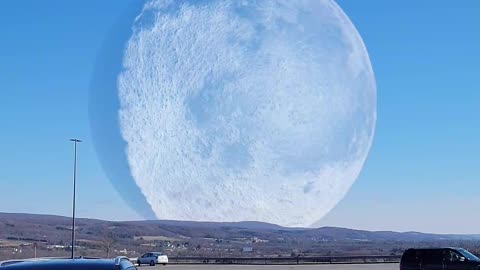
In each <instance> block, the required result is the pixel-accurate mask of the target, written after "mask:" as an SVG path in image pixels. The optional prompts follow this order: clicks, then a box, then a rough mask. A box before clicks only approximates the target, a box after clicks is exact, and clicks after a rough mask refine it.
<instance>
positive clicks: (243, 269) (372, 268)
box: [138, 263, 399, 270]
mask: <svg viewBox="0 0 480 270" xmlns="http://www.w3.org/2000/svg"><path fill="white" fill-rule="evenodd" d="M398 268H399V266H398V264H396V263H391V264H336V265H331V264H329V265H325V264H324V265H318V264H316V265H218V264H198V265H174V264H170V265H167V266H153V267H150V266H142V267H139V268H138V269H139V270H197V269H198V270H207V269H212V270H277V269H278V270H289V269H292V270H297V269H299V270H314V269H318V270H398Z"/></svg>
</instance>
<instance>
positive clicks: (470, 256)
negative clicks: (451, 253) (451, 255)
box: [457, 248, 480, 261]
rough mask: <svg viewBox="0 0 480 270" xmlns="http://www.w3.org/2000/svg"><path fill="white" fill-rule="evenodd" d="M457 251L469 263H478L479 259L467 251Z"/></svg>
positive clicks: (460, 249)
mask: <svg viewBox="0 0 480 270" xmlns="http://www.w3.org/2000/svg"><path fill="white" fill-rule="evenodd" d="M457 251H458V252H459V253H460V254H461V255H462V256H463V257H465V258H467V260H469V261H480V259H479V258H478V257H477V256H475V255H473V254H472V253H470V252H469V251H468V250H466V249H463V248H459V249H457Z"/></svg>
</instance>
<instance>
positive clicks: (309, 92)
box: [91, 0, 376, 227]
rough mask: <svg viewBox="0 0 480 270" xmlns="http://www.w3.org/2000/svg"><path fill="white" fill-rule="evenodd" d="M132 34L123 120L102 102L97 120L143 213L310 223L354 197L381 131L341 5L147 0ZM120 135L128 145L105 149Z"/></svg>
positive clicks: (362, 55) (125, 53) (123, 74)
mask: <svg viewBox="0 0 480 270" xmlns="http://www.w3.org/2000/svg"><path fill="white" fill-rule="evenodd" d="M128 30H129V32H128V33H129V34H128V37H126V38H124V39H123V40H124V42H123V43H121V46H120V45H118V46H120V47H121V48H122V50H121V54H120V56H117V58H118V57H120V59H115V61H117V62H119V63H120V65H121V66H120V67H119V68H118V69H117V70H115V71H112V73H111V76H110V77H111V78H112V79H111V80H113V79H114V80H115V84H114V85H115V89H114V91H113V92H114V93H115V95H117V96H116V97H115V99H116V100H117V101H116V104H117V105H118V106H114V107H115V109H114V114H115V115H113V114H111V117H110V119H105V117H103V116H102V114H103V112H102V110H100V109H98V108H100V107H99V106H100V105H98V104H99V102H97V105H91V106H92V107H95V106H96V107H97V109H91V119H92V129H93V134H94V138H97V139H95V142H96V146H97V151H99V154H100V159H104V160H105V159H108V158H105V157H108V156H112V155H113V156H118V155H115V154H114V153H121V152H123V153H124V158H125V161H126V162H125V164H127V165H126V166H127V167H128V168H127V169H126V170H128V173H125V174H124V175H123V176H125V175H127V176H126V177H127V178H128V177H130V178H129V179H128V180H125V179H123V180H122V179H120V178H121V177H122V176H119V175H116V177H113V178H112V177H110V178H111V180H112V182H114V183H116V184H119V183H120V182H121V181H123V182H126V181H128V182H129V185H131V186H132V184H133V183H134V184H135V185H133V186H135V189H136V190H133V189H134V188H130V189H129V190H131V191H132V194H134V195H135V196H136V198H137V199H138V200H136V201H133V200H131V199H129V198H128V197H129V193H128V191H126V190H125V189H123V192H121V193H122V195H123V197H125V198H126V200H127V201H129V202H130V203H131V204H132V206H133V207H134V208H137V209H138V208H139V205H140V204H142V205H143V206H142V207H143V208H145V207H147V208H149V209H148V210H147V211H143V213H149V211H151V212H153V214H154V216H155V217H157V218H160V219H173V220H195V221H244V220H255V221H264V222H270V223H275V224H279V225H283V226H300V227H306V226H311V225H312V224H314V223H316V222H317V221H318V220H320V219H321V218H322V217H323V216H324V215H325V214H327V213H328V212H329V211H330V210H331V209H332V208H333V207H334V206H335V205H336V204H337V203H338V202H339V201H340V200H341V199H342V198H343V197H344V196H345V194H346V193H347V191H348V190H349V189H350V187H351V185H352V184H353V183H354V181H355V180H356V178H357V177H358V175H359V173H360V171H361V169H362V167H363V164H364V161H365V159H366V157H367V154H368V151H369V148H370V145H371V142H372V139H373V134H374V129H375V121H376V86H375V79H374V75H373V71H372V67H371V64H370V60H369V57H368V54H367V51H366V49H365V46H364V44H363V42H362V39H361V37H360V35H359V34H358V32H357V31H356V29H355V27H354V26H353V24H352V23H351V22H350V20H349V19H348V17H347V16H346V15H345V14H344V12H343V11H342V10H341V8H340V7H339V6H338V5H337V4H336V3H335V2H334V1H330V0H302V1H290V0H265V1H254V0H241V1H220V0H204V1H193V0H192V1H188V0H183V1H168V0H151V1H146V2H145V3H144V5H143V6H142V7H141V9H139V11H138V13H137V14H136V16H135V18H134V19H133V21H132V23H131V25H130V27H129V29H128ZM108 61H110V60H108ZM100 85H101V84H99V83H95V82H94V83H93V87H92V99H91V100H93V101H98V100H99V99H98V98H97V96H98V95H99V94H98V93H100V90H99V86H100ZM102 102H103V103H104V102H108V101H105V99H103V100H102ZM112 102H113V101H112ZM102 108H103V107H102ZM102 117H103V118H102ZM97 119H103V120H101V121H100V120H97ZM102 121H107V122H108V121H110V122H111V123H114V124H110V125H114V126H115V128H113V129H109V131H108V132H107V131H105V132H103V131H102V130H100V129H101V127H100V126H101V124H99V123H102ZM112 130H114V132H117V133H118V134H117V135H115V136H118V137H119V138H121V141H122V143H119V144H115V145H109V146H108V147H106V146H105V145H102V144H104V143H105V141H106V139H105V140H102V139H101V138H102V137H103V138H105V137H106V136H107V135H106V133H109V134H111V133H112ZM99 138H100V139H99ZM102 157H103V158H102ZM110 158H111V157H110ZM106 163H108V162H105V161H103V164H106ZM112 164H113V163H112ZM119 166H121V165H119ZM104 167H105V169H106V170H107V174H108V175H114V173H108V171H112V170H118V168H116V167H115V166H104ZM120 189H122V188H120ZM139 194H140V195H139ZM142 200H143V202H140V201H142ZM137 202H139V203H137Z"/></svg>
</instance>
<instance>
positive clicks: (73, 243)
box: [70, 139, 82, 259]
mask: <svg viewBox="0 0 480 270" xmlns="http://www.w3.org/2000/svg"><path fill="white" fill-rule="evenodd" d="M70 141H72V142H73V144H74V157H73V204H72V208H73V209H72V259H73V258H75V195H76V187H77V143H80V142H82V141H81V140H78V139H70Z"/></svg>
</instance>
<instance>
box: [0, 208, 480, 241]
mask: <svg viewBox="0 0 480 270" xmlns="http://www.w3.org/2000/svg"><path fill="white" fill-rule="evenodd" d="M76 224H77V226H78V227H79V228H80V229H79V230H78V233H79V234H80V235H82V234H83V233H86V234H87V235H91V237H94V236H95V232H99V231H102V230H106V229H109V228H110V229H112V228H113V227H118V228H122V230H123V232H124V233H126V234H132V235H134V236H138V235H165V236H176V237H188V238H195V237H205V236H206V235H207V234H209V235H211V236H219V234H221V235H222V236H223V237H225V234H230V235H229V236H230V237H249V236H252V235H255V236H257V237H263V238H270V237H272V236H281V237H282V238H285V237H293V238H318V239H324V240H329V241H343V240H354V241H407V242H415V241H439V240H480V235H455V234H429V233H419V232H393V231H364V230H354V229H346V228H336V227H322V228H286V227H282V226H279V225H275V224H270V223H265V222H257V221H242V222H194V221H175V220H146V221H105V220H98V219H88V218H78V219H77V220H76ZM69 226H71V218H70V217H63V216H55V215H39V214H17V213H1V212H0V238H1V237H4V236H7V234H15V233H17V232H18V231H19V230H21V231H22V232H23V234H25V235H29V234H30V236H31V237H33V238H35V237H40V236H42V237H43V235H40V234H48V232H50V231H51V230H52V229H53V230H54V231H55V230H60V231H62V230H63V229H65V230H69V228H70V227H69ZM62 228H63V229H62ZM87 235H85V236H86V237H87ZM91 237H87V238H91Z"/></svg>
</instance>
